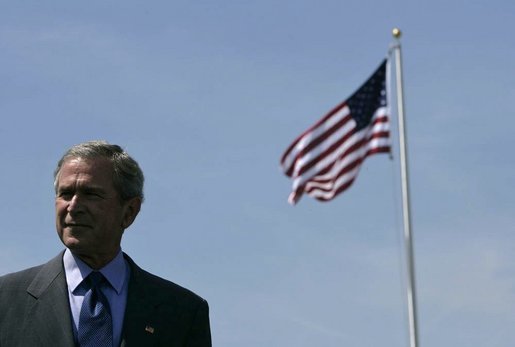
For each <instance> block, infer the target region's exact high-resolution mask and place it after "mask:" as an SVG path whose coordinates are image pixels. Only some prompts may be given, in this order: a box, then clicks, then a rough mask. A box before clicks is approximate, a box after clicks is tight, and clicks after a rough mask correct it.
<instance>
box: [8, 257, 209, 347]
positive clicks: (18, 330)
mask: <svg viewBox="0 0 515 347" xmlns="http://www.w3.org/2000/svg"><path fill="white" fill-rule="evenodd" d="M62 258H63V253H60V254H59V255H58V256H57V257H55V258H54V259H52V260H50V261H49V262H48V263H46V264H44V265H40V266H37V267H33V268H30V269H27V270H23V271H20V272H17V273H13V274H9V275H5V276H2V277H0V347H14V346H20V347H25V346H27V347H39V346H45V347H46V346H52V347H70V346H74V339H73V331H72V318H71V311H70V304H69V301H68V291H67V288H66V278H65V273H64V268H63V261H62ZM125 258H126V259H127V260H128V262H129V264H130V268H131V276H130V281H129V292H128V297H127V306H126V310H125V319H124V325H123V332H122V343H121V346H122V347H131V346H145V347H146V346H181V347H182V346H187V347H210V346H211V333H210V328H209V309H208V305H207V302H206V301H205V300H204V299H202V298H201V297H199V296H197V295H196V294H194V293H192V292H191V291H189V290H187V289H185V288H182V287H180V286H178V285H176V284H174V283H172V282H169V281H166V280H164V279H162V278H159V277H157V276H154V275H152V274H150V273H148V272H146V271H144V270H142V269H141V268H139V267H138V266H137V265H136V264H135V263H134V262H133V261H132V259H130V258H129V257H128V256H127V255H125Z"/></svg>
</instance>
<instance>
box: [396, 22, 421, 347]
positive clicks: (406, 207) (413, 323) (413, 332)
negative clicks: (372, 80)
mask: <svg viewBox="0 0 515 347" xmlns="http://www.w3.org/2000/svg"><path fill="white" fill-rule="evenodd" d="M392 35H393V37H394V38H395V39H396V40H397V43H396V45H395V46H394V47H393V49H394V51H395V73H396V85H397V114H398V119H399V151H400V165H401V187H402V211H403V213H402V214H403V224H404V247H405V252H406V263H407V269H406V271H407V277H408V288H407V297H408V319H409V340H410V347H417V346H418V329H417V328H418V327H417V325H418V324H417V305H416V301H417V300H416V290H415V265H414V263H415V262H414V256H413V238H412V231H411V216H410V199H409V198H410V194H409V177H408V153H407V149H406V147H407V144H406V143H407V141H406V137H407V136H406V127H405V124H404V98H403V95H404V94H403V89H402V82H403V81H402V56H401V44H400V42H399V39H400V37H401V35H402V33H401V31H400V29H398V28H394V29H393V30H392Z"/></svg>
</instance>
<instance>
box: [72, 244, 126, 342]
mask: <svg viewBox="0 0 515 347" xmlns="http://www.w3.org/2000/svg"><path fill="white" fill-rule="evenodd" d="M63 264H64V271H65V273H66V283H67V284H68V297H69V300H70V308H71V311H72V312H71V314H72V318H73V323H74V324H73V328H74V329H73V333H74V336H75V340H77V330H78V327H79V317H80V310H81V307H82V301H83V300H84V294H86V292H85V290H84V289H83V288H82V286H81V285H80V284H81V283H82V280H83V279H84V278H86V277H87V276H88V275H89V274H90V272H92V271H93V269H91V268H90V267H89V266H88V265H86V263H84V262H83V261H82V260H80V259H79V257H77V256H75V255H73V254H72V252H71V251H70V250H69V249H66V251H65V252H64V256H63ZM99 271H100V272H101V273H102V275H104V277H105V278H106V279H107V281H108V282H109V284H111V286H105V288H103V289H102V293H104V295H105V296H106V298H107V301H108V302H109V306H110V308H111V315H112V318H113V346H120V343H121V338H122V329H123V318H124V316H125V306H126V305H127V293H128V290H129V277H130V268H129V265H128V263H127V261H126V260H125V258H124V257H123V253H122V251H121V250H120V252H119V253H118V255H117V256H116V257H115V258H114V259H113V260H112V261H111V262H110V263H108V264H107V265H106V266H104V267H103V268H101V269H100V270H99Z"/></svg>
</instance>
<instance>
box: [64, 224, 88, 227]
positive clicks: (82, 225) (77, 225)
mask: <svg viewBox="0 0 515 347" xmlns="http://www.w3.org/2000/svg"><path fill="white" fill-rule="evenodd" d="M64 226H65V228H91V226H89V225H88V224H82V223H65V224H64Z"/></svg>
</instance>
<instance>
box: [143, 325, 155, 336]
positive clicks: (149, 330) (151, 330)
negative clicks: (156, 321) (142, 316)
mask: <svg viewBox="0 0 515 347" xmlns="http://www.w3.org/2000/svg"><path fill="white" fill-rule="evenodd" d="M145 331H146V332H147V333H151V334H153V333H154V328H153V327H151V326H150V325H147V326H146V327H145Z"/></svg>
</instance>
